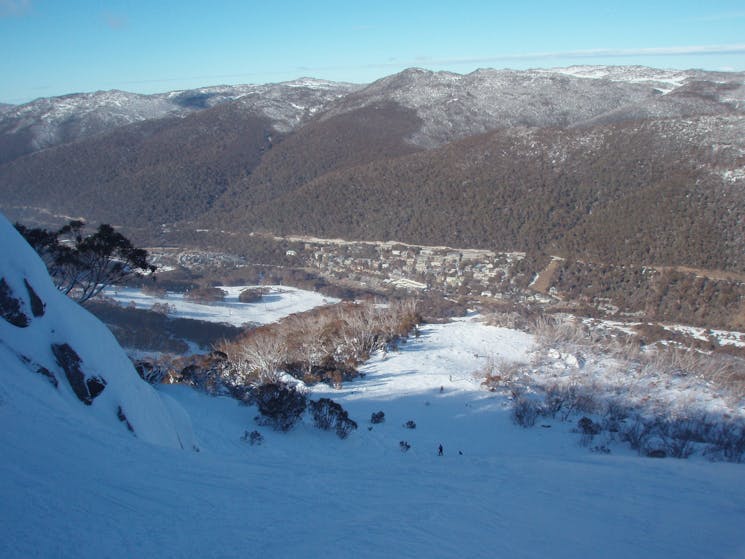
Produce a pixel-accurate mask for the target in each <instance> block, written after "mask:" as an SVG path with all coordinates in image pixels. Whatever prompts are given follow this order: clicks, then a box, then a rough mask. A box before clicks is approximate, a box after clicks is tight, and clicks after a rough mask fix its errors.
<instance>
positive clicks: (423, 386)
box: [0, 318, 745, 559]
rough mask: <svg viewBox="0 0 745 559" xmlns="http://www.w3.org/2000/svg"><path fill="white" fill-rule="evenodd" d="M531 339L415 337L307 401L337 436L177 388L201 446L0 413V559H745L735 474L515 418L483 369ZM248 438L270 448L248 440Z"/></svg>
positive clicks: (498, 331) (740, 477)
mask: <svg viewBox="0 0 745 559" xmlns="http://www.w3.org/2000/svg"><path fill="white" fill-rule="evenodd" d="M532 343H533V340H532V338H531V337H530V336H528V335H527V334H523V333H520V332H516V331H512V330H507V329H502V328H496V327H490V326H486V325H484V324H482V323H480V322H478V321H477V319H476V318H470V319H464V320H460V321H456V322H453V323H450V324H443V325H429V326H425V327H423V328H422V329H421V332H420V335H419V337H417V338H412V339H411V340H410V341H409V342H408V343H406V344H403V345H402V346H401V347H400V349H399V351H394V352H389V353H387V354H378V355H376V356H375V357H374V358H373V359H372V360H371V361H370V362H369V363H368V364H367V365H366V366H365V367H364V368H363V372H364V373H366V375H365V377H364V378H362V379H358V380H356V381H354V382H350V383H347V384H345V385H344V387H343V388H342V390H333V389H331V388H328V387H326V386H318V387H315V388H314V389H313V392H314V394H313V397H314V398H317V397H320V396H327V397H331V398H333V399H334V400H336V401H338V402H340V403H341V404H342V405H343V406H344V407H345V408H346V409H348V410H349V412H350V416H351V417H352V418H353V419H355V420H356V421H357V422H358V423H359V429H358V430H357V431H355V432H353V433H352V434H351V435H350V436H349V438H348V439H346V440H339V439H338V438H336V436H335V435H333V434H330V433H327V432H322V431H318V430H316V429H314V428H312V427H311V425H310V422H309V421H308V420H307V419H306V420H305V422H304V423H303V424H301V425H300V426H298V427H296V428H295V429H294V430H293V431H291V432H290V433H287V434H280V433H275V432H274V431H271V430H269V429H267V428H264V427H258V426H257V425H256V423H255V422H254V420H253V417H254V416H255V415H256V410H255V409H254V408H251V407H246V406H242V405H239V404H238V403H237V402H236V401H234V400H232V399H230V398H223V397H210V396H207V395H204V394H200V393H197V392H195V391H193V390H191V389H189V388H187V387H183V386H164V387H161V389H160V391H161V392H162V393H167V394H168V395H170V396H172V397H173V398H174V399H175V400H177V401H178V402H179V403H180V404H181V406H183V407H184V409H186V410H187V412H188V413H189V415H190V417H191V420H192V422H193V424H194V429H195V431H196V436H197V439H198V442H197V444H198V446H199V448H200V452H184V451H180V450H171V449H167V448H162V447H157V446H151V445H147V444H143V443H142V442H141V441H138V440H137V439H136V438H134V437H132V436H129V435H128V434H126V433H110V432H104V431H102V430H99V429H94V428H91V426H78V425H75V424H69V423H66V422H60V421H59V420H57V421H53V419H57V418H55V417H53V414H52V412H50V411H49V410H47V409H45V408H44V407H43V406H39V407H38V409H37V408H33V409H32V410H31V409H29V410H24V409H17V408H16V407H14V406H9V405H7V404H5V403H2V404H0V420H1V421H2V422H3V424H4V425H12V428H9V429H5V430H3V435H2V437H3V440H2V448H3V453H2V454H1V455H0V456H1V457H0V503H2V505H0V527H1V528H0V536H1V537H0V556H2V557H24V558H27V557H51V556H54V557H76V558H78V557H133V556H138V557H147V556H160V557H184V556H189V557H204V556H207V557H287V558H290V557H321V556H323V557H339V558H346V557H350V556H354V557H357V558H362V557H411V558H415V557H416V558H419V557H516V558H523V557H524V558H528V557H530V558H533V557H535V558H545V557H558V558H562V557H566V558H572V559H574V558H577V557H601V556H602V557H609V558H615V557H617V558H624V559H625V558H628V557H636V558H653V557H654V558H663V557H670V558H672V557H675V558H689V557H690V558H699V557H704V556H705V557H721V558H725V557H728V558H729V557H743V556H745V534H743V532H742V526H743V525H745V483H743V481H745V469H744V468H743V466H742V465H736V464H723V463H709V462H706V461H704V460H702V459H690V460H672V459H666V460H654V459H649V458H640V457H638V456H636V454H635V453H631V452H624V451H623V450H619V451H617V452H616V451H615V449H614V453H613V454H611V455H596V454H591V453H589V452H588V451H587V449H584V448H580V447H579V446H578V444H577V442H576V435H573V434H571V433H569V432H568V431H569V429H570V426H568V425H567V424H561V423H554V422H550V424H551V425H552V426H551V428H541V427H536V428H534V429H530V430H525V429H522V428H520V427H517V426H515V425H513V424H512V423H511V421H510V420H509V414H508V412H507V411H506V409H505V405H504V404H505V402H504V400H503V398H502V397H501V396H499V395H496V394H493V393H489V392H485V391H483V390H481V389H480V386H479V380H478V377H476V376H474V375H473V374H472V373H473V372H474V371H475V370H477V369H479V368H480V367H482V366H483V365H484V363H485V362H486V360H487V359H488V358H490V357H491V358H503V359H505V360H516V361H521V360H525V359H527V355H528V352H529V351H530V349H531V345H532ZM0 397H1V398H2V400H3V401H5V400H6V398H8V395H7V394H5V393H2V395H1V396H0ZM29 405H30V404H29ZM377 411H384V413H385V422H384V423H381V424H377V425H371V424H370V423H369V418H370V415H371V413H372V412H377ZM408 420H413V421H415V422H416V429H407V428H405V427H404V426H403V424H404V423H405V422H406V421H408ZM255 429H258V430H259V431H260V432H261V433H262V434H263V435H264V438H265V441H264V443H263V444H262V445H256V446H251V445H250V444H248V443H246V442H244V441H242V440H241V436H242V435H243V434H244V433H245V432H246V431H252V430H255ZM402 440H405V441H407V442H408V443H409V444H410V445H411V449H410V450H409V451H408V452H401V451H400V450H399V442H400V441H402ZM440 444H442V445H443V447H444V456H438V455H437V447H438V445H440ZM461 453H462V454H461Z"/></svg>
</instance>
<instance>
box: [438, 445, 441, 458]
mask: <svg viewBox="0 0 745 559" xmlns="http://www.w3.org/2000/svg"><path fill="white" fill-rule="evenodd" d="M437 456H442V445H440V446H438V447H437Z"/></svg>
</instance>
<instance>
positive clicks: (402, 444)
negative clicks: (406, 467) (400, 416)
mask: <svg viewBox="0 0 745 559" xmlns="http://www.w3.org/2000/svg"><path fill="white" fill-rule="evenodd" d="M398 448H400V449H401V452H408V451H409V449H410V448H411V445H410V444H409V443H408V442H406V441H400V442H399V443H398Z"/></svg>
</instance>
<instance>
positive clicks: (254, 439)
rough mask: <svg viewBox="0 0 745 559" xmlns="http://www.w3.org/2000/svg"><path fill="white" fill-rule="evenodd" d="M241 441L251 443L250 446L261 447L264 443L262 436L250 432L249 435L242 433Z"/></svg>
mask: <svg viewBox="0 0 745 559" xmlns="http://www.w3.org/2000/svg"><path fill="white" fill-rule="evenodd" d="M241 440H242V441H245V442H248V443H251V446H254V445H261V444H262V443H263V442H264V435H262V434H261V433H259V432H258V431H251V432H250V433H249V432H248V431H244V432H243V436H242V437H241Z"/></svg>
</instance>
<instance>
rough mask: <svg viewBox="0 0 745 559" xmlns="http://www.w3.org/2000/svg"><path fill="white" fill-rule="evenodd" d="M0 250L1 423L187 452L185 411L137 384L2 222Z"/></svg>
mask: <svg viewBox="0 0 745 559" xmlns="http://www.w3.org/2000/svg"><path fill="white" fill-rule="evenodd" d="M0 245H2V247H3V254H2V257H0V278H2V279H0V315H1V318H0V416H1V417H2V420H1V421H2V422H3V424H4V425H6V426H10V425H12V426H13V429H14V430H21V431H23V430H24V429H25V428H26V427H25V426H27V425H28V424H33V425H34V426H35V428H39V429H42V430H44V429H48V430H50V432H53V431H54V428H55V425H63V426H65V427H66V428H69V427H71V426H75V428H76V432H77V433H78V435H79V436H87V435H86V434H87V433H90V437H91V438H92V439H93V440H96V441H98V443H99V444H100V443H104V442H105V441H106V440H107V439H109V438H111V439H113V440H119V441H120V439H121V438H122V437H125V438H127V437H132V436H133V435H134V437H137V439H139V440H140V441H145V442H148V443H153V444H156V445H162V446H167V447H173V448H185V449H188V450H191V449H192V446H193V435H192V433H191V426H190V422H189V420H188V417H187V416H186V414H185V413H184V411H183V410H181V409H180V408H179V406H178V405H176V404H175V403H174V402H173V401H172V400H170V399H169V398H167V397H166V398H163V397H161V395H159V394H158V393H157V392H156V391H155V390H154V389H153V388H152V387H150V386H149V385H148V384H146V383H145V382H144V381H142V380H141V379H140V377H139V376H138V375H137V372H136V371H135V370H134V367H133V366H132V363H131V362H130V361H129V359H128V358H127V356H126V355H125V353H124V351H123V350H122V349H121V347H120V346H119V345H118V344H117V342H116V340H115V339H114V337H113V335H112V334H111V332H110V331H109V330H108V329H107V328H106V327H105V326H104V325H103V324H102V323H101V322H100V321H99V320H98V319H97V318H95V317H94V316H93V315H91V314H90V313H88V312H87V311H86V310H85V309H83V308H82V307H80V306H79V305H78V304H77V303H75V302H73V301H72V300H70V299H69V298H67V297H66V296H65V295H63V294H62V293H60V292H59V291H57V289H56V288H55V287H54V285H53V284H52V282H51V280H50V278H49V275H48V273H47V270H46V267H45V266H44V264H43V262H42V261H41V259H40V258H39V257H38V255H37V254H36V253H35V252H34V250H33V249H32V248H31V247H30V246H29V245H28V244H27V243H26V242H25V241H24V240H23V238H22V237H21V236H20V235H19V234H18V233H17V232H16V230H15V229H14V228H13V226H12V225H11V224H10V223H9V222H8V221H7V220H6V219H5V217H3V216H0ZM68 442H69V443H72V441H68ZM120 442H121V441H120ZM74 446H75V445H74V444H70V448H69V451H70V452H73V451H74Z"/></svg>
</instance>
